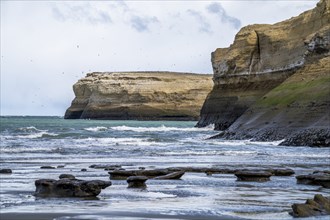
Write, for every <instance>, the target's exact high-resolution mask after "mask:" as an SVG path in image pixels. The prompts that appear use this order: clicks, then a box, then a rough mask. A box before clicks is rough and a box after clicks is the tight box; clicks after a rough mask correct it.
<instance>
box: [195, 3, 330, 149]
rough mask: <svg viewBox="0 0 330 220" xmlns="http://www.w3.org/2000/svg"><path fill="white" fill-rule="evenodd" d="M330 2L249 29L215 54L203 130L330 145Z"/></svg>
mask: <svg viewBox="0 0 330 220" xmlns="http://www.w3.org/2000/svg"><path fill="white" fill-rule="evenodd" d="M329 51H330V1H329V0H321V1H320V2H319V3H318V4H317V6H316V8H314V9H312V10H309V11H306V12H304V13H302V14H300V15H299V16H297V17H293V18H291V19H289V20H285V21H283V22H279V23H276V24H273V25H265V24H262V25H259V24H257V25H249V26H246V27H244V28H242V29H241V30H240V31H239V32H238V34H237V35H236V37H235V40H234V43H233V44H232V45H231V46H230V47H229V48H219V49H217V50H216V51H215V52H213V53H212V65H213V72H214V77H213V80H214V86H213V89H212V91H211V93H210V94H209V95H208V97H207V98H206V101H205V103H204V105H203V107H202V110H201V119H200V120H199V122H198V124H197V126H199V127H203V126H207V125H209V124H215V128H216V129H217V130H225V131H226V132H224V133H222V135H220V136H219V137H222V138H227V139H255V140H259V141H269V140H282V139H286V141H285V142H283V145H297V146H302V145H305V146H316V147H322V146H330V127H329V124H330V114H329V111H330V110H329V109H330V74H329V70H330V57H329Z"/></svg>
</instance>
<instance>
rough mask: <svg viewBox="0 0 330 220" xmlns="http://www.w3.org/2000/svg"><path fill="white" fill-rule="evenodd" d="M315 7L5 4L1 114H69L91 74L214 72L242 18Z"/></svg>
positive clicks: (275, 17)
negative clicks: (217, 55) (219, 51)
mask: <svg viewBox="0 0 330 220" xmlns="http://www.w3.org/2000/svg"><path fill="white" fill-rule="evenodd" d="M210 5H213V9H208V8H209V7H210ZM219 5H220V6H221V8H219V7H220V6H219ZM315 5H316V1H294V2H291V1H290V2H285V1H266V2H260V1H256V2H253V1H248V2H247V1H221V2H219V1H217V2H210V1H189V2H187V1H148V2H146V1H128V2H124V1H97V2H86V1H79V2H74V1H71V2H67V1H63V2H62V1H55V2H53V1H50V2H44V1H1V94H0V95H1V103H0V106H1V112H0V113H1V115H8V114H11V115H12V114H24V115H29V114H32V115H63V114H64V111H65V109H66V108H67V107H68V106H69V105H70V103H71V100H72V99H73V96H74V95H73V91H72V85H73V84H74V83H75V82H76V81H77V80H78V79H79V78H82V77H83V76H84V75H85V74H86V73H87V72H91V71H130V70H132V71H138V70H140V71H142V70H168V71H184V72H202V73H211V72H212V67H211V63H210V54H211V52H212V51H214V50H215V49H216V48H218V47H226V46H228V45H229V44H230V43H232V41H233V38H234V35H235V34H236V33H237V31H238V30H237V29H236V28H235V25H237V24H238V23H237V22H238V21H240V22H241V24H242V25H247V24H250V23H274V22H277V21H280V20H283V19H286V18H289V17H291V16H295V15H298V14H299V13H301V12H303V11H305V10H306V9H310V8H313V7H314V6H315ZM289 6H290V7H289ZM246 8H249V10H246ZM284 8H285V9H286V10H284ZM210 10H211V11H210ZM236 19H237V20H236ZM77 46H78V47H77Z"/></svg>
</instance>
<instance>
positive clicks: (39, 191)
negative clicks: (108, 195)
mask: <svg viewBox="0 0 330 220" xmlns="http://www.w3.org/2000/svg"><path fill="white" fill-rule="evenodd" d="M35 186H36V191H35V193H34V196H38V197H95V196H97V195H99V194H100V193H101V190H102V189H105V188H107V187H108V186H111V182H110V181H102V180H90V181H85V180H78V179H67V178H64V179H60V180H54V179H39V180H36V181H35Z"/></svg>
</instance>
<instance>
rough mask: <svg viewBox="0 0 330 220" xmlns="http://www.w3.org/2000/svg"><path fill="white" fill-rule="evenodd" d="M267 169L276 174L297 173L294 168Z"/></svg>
mask: <svg viewBox="0 0 330 220" xmlns="http://www.w3.org/2000/svg"><path fill="white" fill-rule="evenodd" d="M265 171H267V172H270V173H272V174H273V175H274V176H292V175H293V174H295V172H294V171H293V170H292V169H266V170H265Z"/></svg>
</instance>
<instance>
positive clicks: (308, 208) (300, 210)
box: [290, 194, 330, 217]
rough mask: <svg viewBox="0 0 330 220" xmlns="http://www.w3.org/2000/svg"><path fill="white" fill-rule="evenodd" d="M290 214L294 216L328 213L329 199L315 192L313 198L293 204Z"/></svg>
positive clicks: (329, 209) (329, 211)
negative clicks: (302, 202)
mask: <svg viewBox="0 0 330 220" xmlns="http://www.w3.org/2000/svg"><path fill="white" fill-rule="evenodd" d="M290 214H291V215H293V216H294V217H310V216H320V215H330V199H329V198H325V197H323V196H322V195H320V194H317V195H315V196H314V199H307V200H306V203H305V204H293V205H292V212H291V213H290Z"/></svg>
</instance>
